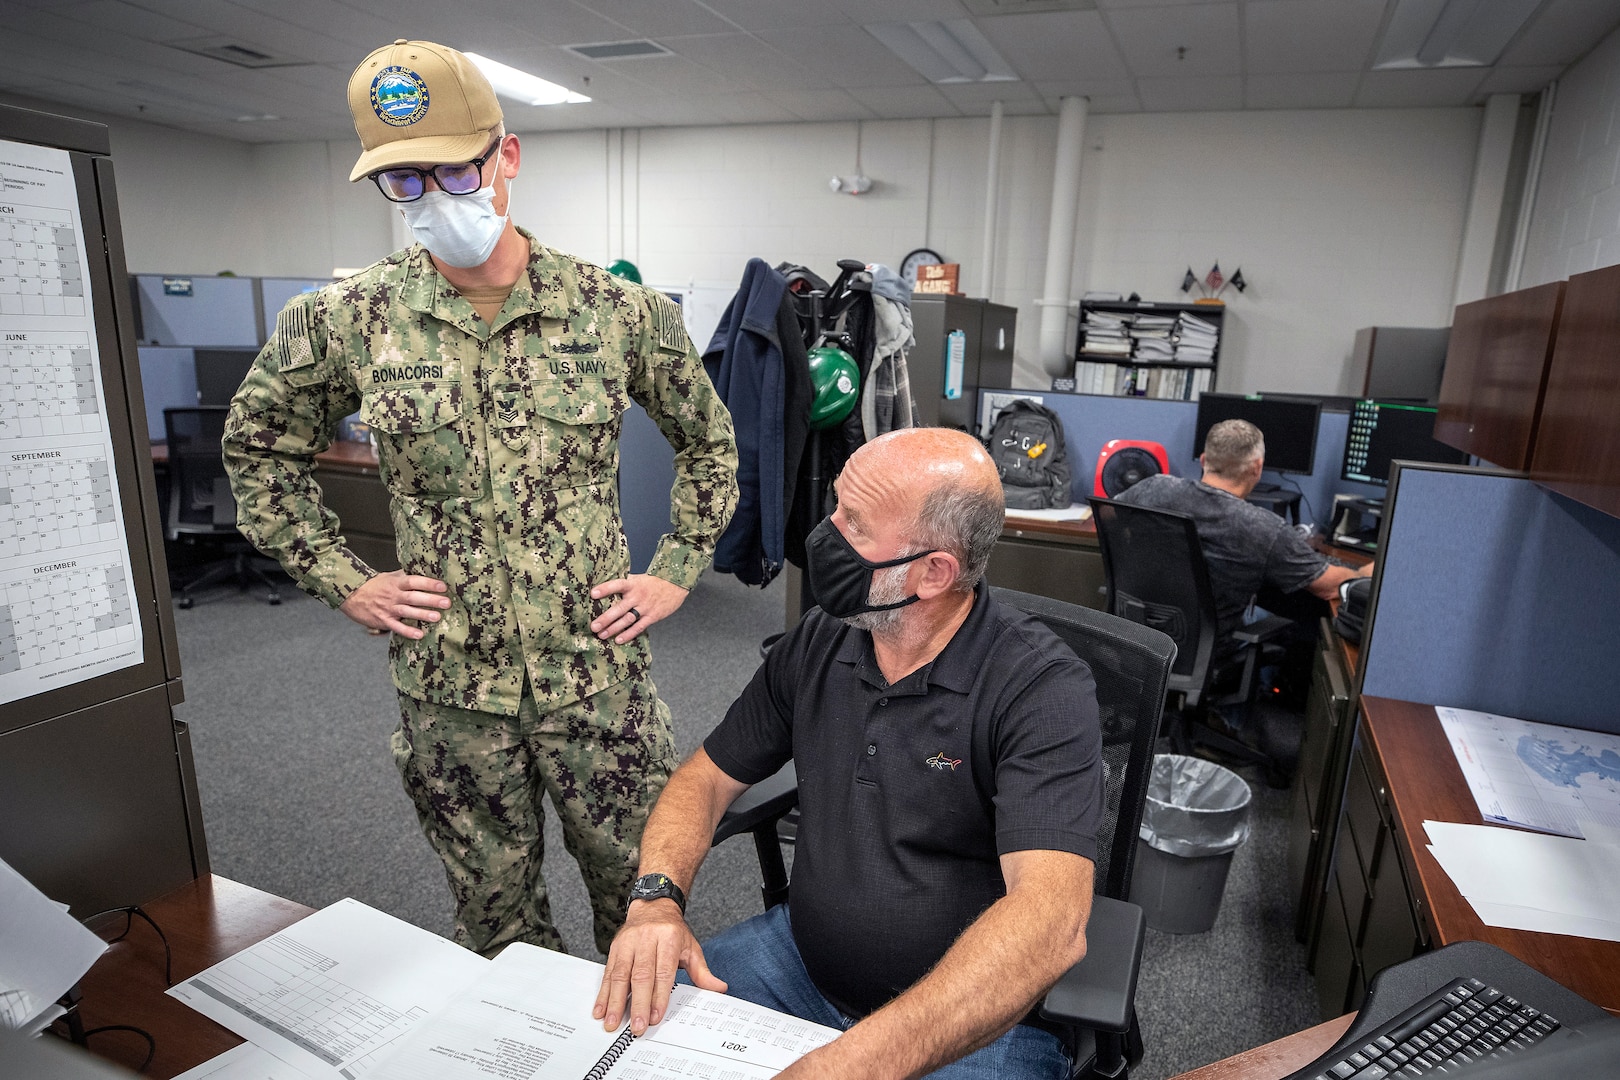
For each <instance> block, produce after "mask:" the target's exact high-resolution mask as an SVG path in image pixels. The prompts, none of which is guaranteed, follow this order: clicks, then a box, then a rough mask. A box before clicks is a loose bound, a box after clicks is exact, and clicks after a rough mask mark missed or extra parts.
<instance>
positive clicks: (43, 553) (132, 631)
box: [0, 141, 143, 704]
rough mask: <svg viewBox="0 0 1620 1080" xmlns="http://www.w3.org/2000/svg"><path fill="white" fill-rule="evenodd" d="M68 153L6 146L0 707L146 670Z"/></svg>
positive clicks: (2, 182)
mask: <svg viewBox="0 0 1620 1080" xmlns="http://www.w3.org/2000/svg"><path fill="white" fill-rule="evenodd" d="M88 281H89V262H88V260H87V259H86V255H85V245H84V238H83V235H82V229H81V228H80V223H79V215H78V195H77V192H76V190H75V188H74V184H73V172H72V160H71V158H70V156H69V154H68V153H67V151H65V150H56V149H51V148H48V147H42V146H30V145H27V144H23V143H13V142H4V141H0V704H3V703H5V702H9V701H16V700H18V699H19V698H24V697H29V696H31V695H34V694H38V693H42V692H44V691H46V690H54V689H57V688H58V687H62V686H70V685H72V684H74V683H77V682H82V681H84V680H85V679H90V678H94V677H96V676H98V675H104V674H106V673H108V672H110V671H117V670H119V669H121V668H126V667H131V666H133V665H135V664H138V663H140V662H141V656H142V652H143V643H142V638H141V627H140V621H139V619H137V618H136V613H135V612H136V609H135V585H134V575H133V574H132V573H131V570H130V565H129V547H128V543H127V538H126V536H125V532H124V522H123V520H122V517H121V514H120V509H119V508H120V505H121V504H120V502H119V498H118V477H117V473H116V471H115V470H114V468H113V446H112V434H111V431H110V430H109V429H108V426H107V423H106V414H107V409H106V394H105V390H104V388H103V386H102V384H101V363H100V357H99V354H98V350H97V348H96V333H95V320H94V318H93V317H92V315H91V313H90V307H89V304H88V302H87V301H88V297H87V291H88V290H87V284H86V283H87V282H88Z"/></svg>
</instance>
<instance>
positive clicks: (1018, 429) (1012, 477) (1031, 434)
mask: <svg viewBox="0 0 1620 1080" xmlns="http://www.w3.org/2000/svg"><path fill="white" fill-rule="evenodd" d="M990 460H992V461H994V462H995V463H996V471H997V472H998V473H1000V474H1001V490H1002V493H1003V495H1005V496H1006V499H1007V509H1009V510H1061V509H1063V508H1064V507H1066V506H1068V505H1069V504H1070V502H1072V501H1073V498H1072V496H1071V494H1070V492H1069V455H1068V451H1067V450H1065V448H1064V445H1063V422H1062V421H1061V420H1059V419H1058V416H1057V413H1055V412H1053V411H1052V410H1051V409H1048V408H1047V407H1046V406H1045V405H1038V404H1036V403H1035V402H1033V401H1030V400H1028V399H1027V398H1019V399H1017V400H1015V401H1012V402H1009V403H1008V404H1007V406H1006V407H1005V408H1003V409H1002V410H1001V411H1000V412H999V413H997V414H996V420H995V423H993V424H991V425H990Z"/></svg>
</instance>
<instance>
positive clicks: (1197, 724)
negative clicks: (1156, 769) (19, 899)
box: [1088, 498, 1291, 787]
mask: <svg viewBox="0 0 1620 1080" xmlns="http://www.w3.org/2000/svg"><path fill="white" fill-rule="evenodd" d="M1088 501H1089V502H1090V504H1091V511H1092V519H1093V520H1094V521H1095V522H1096V524H1097V539H1098V541H1099V542H1100V543H1101V545H1102V558H1103V576H1104V579H1105V580H1106V581H1107V583H1108V584H1107V589H1108V610H1109V612H1110V613H1112V614H1114V615H1118V616H1120V617H1121V618H1124V619H1129V620H1130V621H1131V622H1134V623H1141V624H1142V625H1144V626H1151V627H1153V628H1154V629H1156V630H1160V631H1163V632H1164V633H1166V634H1168V635H1169V636H1170V638H1171V640H1172V641H1174V642H1175V643H1176V664H1175V667H1174V668H1173V669H1171V672H1170V682H1169V689H1170V694H1171V695H1173V696H1174V699H1175V704H1174V705H1170V704H1169V702H1167V706H1168V712H1167V715H1168V716H1169V717H1170V719H1171V725H1170V730H1169V732H1168V734H1169V736H1170V742H1171V746H1172V747H1173V748H1174V749H1175V750H1176V751H1177V752H1178V753H1191V752H1192V751H1193V750H1194V749H1195V748H1196V747H1198V746H1208V747H1211V748H1212V749H1215V750H1218V751H1220V752H1221V753H1223V754H1225V755H1227V757H1229V758H1231V759H1234V760H1237V761H1239V762H1242V763H1245V764H1257V765H1260V766H1262V767H1263V768H1264V770H1265V773H1266V780H1267V782H1268V783H1269V784H1271V786H1273V787H1286V786H1287V785H1288V769H1287V766H1286V764H1285V763H1283V762H1281V761H1279V760H1277V759H1276V758H1273V757H1272V756H1271V755H1269V754H1267V753H1265V752H1263V751H1260V750H1256V749H1255V748H1253V747H1251V746H1249V745H1247V744H1245V743H1242V742H1239V741H1238V740H1237V739H1235V738H1233V737H1232V736H1230V735H1228V734H1226V733H1225V732H1223V731H1220V730H1217V729H1215V728H1214V727H1212V726H1210V725H1209V724H1208V722H1207V721H1208V716H1209V712H1210V710H1212V709H1214V708H1216V707H1225V706H1231V705H1237V706H1241V707H1242V708H1244V709H1245V710H1248V709H1249V708H1250V707H1251V706H1252V705H1253V703H1254V696H1255V692H1256V690H1257V689H1258V674H1259V668H1260V658H1261V655H1262V652H1263V650H1264V648H1265V646H1266V645H1267V644H1268V643H1271V642H1274V641H1275V640H1276V639H1277V637H1278V636H1279V635H1280V634H1282V633H1283V632H1284V631H1286V630H1287V629H1288V627H1289V626H1290V625H1291V621H1290V620H1288V619H1285V618H1282V617H1280V616H1277V615H1270V616H1267V617H1266V618H1265V619H1262V620H1260V621H1259V622H1256V623H1251V624H1249V625H1247V626H1244V627H1242V628H1240V629H1239V630H1237V631H1236V632H1235V633H1233V634H1232V637H1233V638H1234V639H1235V640H1236V642H1237V643H1238V650H1237V652H1235V653H1233V654H1232V655H1230V656H1226V657H1221V658H1217V657H1216V645H1217V644H1218V642H1219V630H1218V629H1217V624H1216V616H1215V594H1214V591H1213V590H1212V589H1211V587H1210V583H1209V565H1208V564H1207V563H1206V562H1205V560H1204V549H1203V548H1202V547H1201V546H1199V543H1198V525H1197V523H1196V522H1194V521H1193V519H1192V518H1191V517H1189V516H1187V515H1186V514H1178V513H1175V512H1173V511H1169V510H1157V509H1152V508H1150V507H1145V506H1131V505H1128V504H1126V503H1120V502H1115V501H1113V500H1112V499H1099V498H1092V499H1090V500H1088Z"/></svg>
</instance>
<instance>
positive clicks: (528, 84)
mask: <svg viewBox="0 0 1620 1080" xmlns="http://www.w3.org/2000/svg"><path fill="white" fill-rule="evenodd" d="M463 55H465V56H466V57H467V59H469V60H471V61H472V62H473V64H474V66H476V67H477V68H478V70H479V71H482V72H483V73H484V77H485V78H486V79H488V80H489V85H491V86H493V87H494V88H495V92H496V93H497V94H499V95H501V97H504V98H511V99H512V100H513V101H518V102H522V103H523V104H524V105H575V104H578V103H579V102H582V101H589V100H591V99H590V98H588V97H586V96H585V95H584V94H576V93H574V92H573V91H572V90H570V89H568V88H567V87H566V86H558V85H557V84H556V83H554V82H547V81H546V80H544V79H542V78H540V77H539V76H538V75H530V74H529V73H528V72H527V71H519V70H518V69H517V68H515V67H507V66H506V65H505V64H503V63H501V62H500V61H499V60H491V59H490V58H489V57H487V56H479V55H478V54H477V53H471V52H470V53H465V54H463Z"/></svg>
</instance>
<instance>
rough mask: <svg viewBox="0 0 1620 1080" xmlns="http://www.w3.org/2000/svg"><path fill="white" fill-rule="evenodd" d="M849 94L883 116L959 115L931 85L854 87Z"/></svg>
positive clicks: (901, 118)
mask: <svg viewBox="0 0 1620 1080" xmlns="http://www.w3.org/2000/svg"><path fill="white" fill-rule="evenodd" d="M849 94H850V96H851V97H853V98H854V99H855V100H856V101H859V102H860V103H861V104H862V105H865V106H866V107H867V108H868V109H871V110H872V112H873V113H874V114H875V115H877V116H881V117H882V118H883V119H885V120H913V119H918V118H925V117H930V116H959V115H961V113H960V111H959V110H958V109H957V107H956V106H955V105H952V104H951V103H950V101H949V100H948V99H946V97H945V95H944V94H941V93H940V92H939V91H938V90H936V89H934V88H933V87H932V86H875V87H856V88H853V89H851V90H850V92H849Z"/></svg>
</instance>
